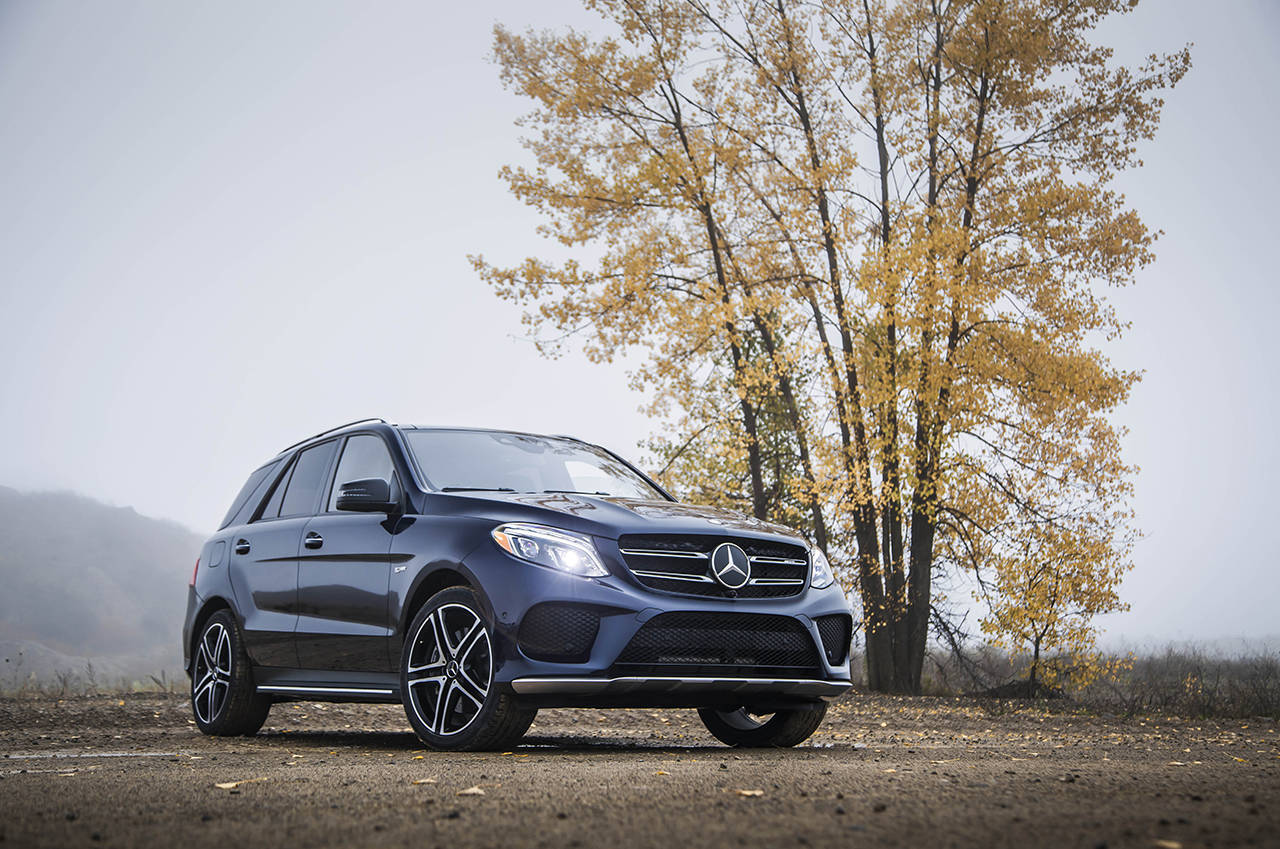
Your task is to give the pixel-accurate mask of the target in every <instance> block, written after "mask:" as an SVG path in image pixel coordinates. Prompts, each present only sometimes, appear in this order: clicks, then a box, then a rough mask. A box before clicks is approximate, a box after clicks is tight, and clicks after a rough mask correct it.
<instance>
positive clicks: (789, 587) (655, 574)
mask: <svg viewBox="0 0 1280 849" xmlns="http://www.w3.org/2000/svg"><path fill="white" fill-rule="evenodd" d="M724 542H732V543H736V544H737V545H739V546H741V547H742V550H743V551H745V552H746V553H747V557H748V558H750V560H751V580H750V581H749V582H748V583H747V585H746V586H744V587H741V588H740V589H737V590H731V589H728V588H726V587H724V586H721V585H720V583H719V582H717V581H716V579H715V578H713V577H712V576H711V570H710V557H711V552H712V551H714V550H715V548H716V546H718V545H720V544H721V543H724ZM618 547H619V548H620V549H621V550H622V559H623V560H624V561H626V564H627V568H628V569H630V570H631V573H632V574H633V575H635V576H636V580H638V581H639V582H640V583H642V584H644V585H645V586H646V587H649V588H650V589H655V590H662V591H663V592H669V593H679V594H680V595H696V596H704V597H711V598H785V597H787V596H794V595H797V594H798V593H799V592H800V591H801V590H802V589H804V583H805V579H806V578H807V577H808V574H809V555H808V552H807V551H806V550H805V548H804V546H803V545H797V544H792V543H785V542H772V541H766V540H755V539H743V538H738V537H729V536H709V535H701V534H683V535H671V534H664V535H656V534H625V535H623V536H622V537H621V538H619V540H618Z"/></svg>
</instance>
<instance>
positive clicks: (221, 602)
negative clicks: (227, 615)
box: [187, 595, 236, 674]
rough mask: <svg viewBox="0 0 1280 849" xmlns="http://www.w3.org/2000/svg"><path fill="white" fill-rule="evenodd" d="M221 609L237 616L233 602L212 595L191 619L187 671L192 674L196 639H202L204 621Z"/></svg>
mask: <svg viewBox="0 0 1280 849" xmlns="http://www.w3.org/2000/svg"><path fill="white" fill-rule="evenodd" d="M219 610H230V611H231V615H232V616H235V615H236V614H235V608H233V607H232V606H231V602H229V601H227V600H226V599H225V598H223V597H222V596H216V595H215V596H210V597H209V598H208V599H206V600H205V603H204V604H203V605H202V606H201V607H200V612H199V613H197V614H196V618H195V619H193V620H192V621H191V637H190V642H189V643H188V645H187V651H188V654H189V657H188V659H187V673H188V674H190V672H191V669H192V666H191V664H193V663H195V662H196V641H197V640H199V639H200V633H201V632H202V631H203V630H204V623H206V622H208V621H209V617H211V616H213V614H215V613H217V612H218V611H219Z"/></svg>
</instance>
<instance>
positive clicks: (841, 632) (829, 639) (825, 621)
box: [816, 613, 853, 666]
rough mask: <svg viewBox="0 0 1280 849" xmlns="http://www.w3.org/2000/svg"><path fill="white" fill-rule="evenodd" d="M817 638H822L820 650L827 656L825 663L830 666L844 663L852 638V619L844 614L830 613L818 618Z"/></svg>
mask: <svg viewBox="0 0 1280 849" xmlns="http://www.w3.org/2000/svg"><path fill="white" fill-rule="evenodd" d="M816 621H817V623H818V636H820V637H822V648H823V650H824V651H825V652H826V654H827V662H828V663H830V664H831V665H832V666H835V665H837V664H840V663H844V659H845V658H846V657H848V656H849V640H850V639H851V638H852V636H853V619H852V618H851V617H850V616H849V615H848V614H845V613H832V614H831V615H829V616H819V617H818V618H817V620H816Z"/></svg>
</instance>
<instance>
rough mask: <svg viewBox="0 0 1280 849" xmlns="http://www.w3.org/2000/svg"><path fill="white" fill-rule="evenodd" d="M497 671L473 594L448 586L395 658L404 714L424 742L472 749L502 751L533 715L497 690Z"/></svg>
mask: <svg viewBox="0 0 1280 849" xmlns="http://www.w3.org/2000/svg"><path fill="white" fill-rule="evenodd" d="M495 671H496V670H495V658H494V651H493V639H492V637H491V635H490V631H489V627H488V625H486V624H485V620H484V616H483V615H482V614H481V607H480V603H479V598H478V597H477V596H476V594H475V592H474V591H473V590H471V589H469V588H467V587H451V588H449V589H447V590H443V591H442V592H439V593H436V594H435V595H434V596H432V597H431V598H430V599H428V600H427V603H426V604H424V605H423V606H422V609H421V610H419V611H418V615H417V616H415V617H414V619H413V624H412V625H411V626H410V627H409V639H407V640H405V644H404V650H403V652H402V653H401V657H400V692H401V693H402V694H403V699H404V710H405V714H407V715H408V717H409V723H410V724H411V725H412V726H413V730H414V731H416V732H417V734H418V737H419V738H421V740H422V742H424V743H426V744H427V745H428V746H431V747H432V748H435V749H455V750H458V749H465V750H472V751H475V750H485V749H497V748H506V747H508V746H510V745H512V744H514V743H515V742H516V741H517V740H519V739H520V738H521V737H522V736H524V733H525V732H526V731H528V730H529V726H530V725H531V724H533V718H534V716H536V715H537V713H538V712H537V710H536V709H533V708H524V707H521V706H519V705H518V704H516V702H515V699H514V698H513V697H512V696H511V695H510V694H508V693H502V692H499V691H498V688H497V687H496V686H494V683H493V678H494V672H495Z"/></svg>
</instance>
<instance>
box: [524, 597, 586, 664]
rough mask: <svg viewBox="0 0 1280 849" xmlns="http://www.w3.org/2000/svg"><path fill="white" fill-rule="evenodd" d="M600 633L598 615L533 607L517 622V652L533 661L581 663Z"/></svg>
mask: <svg viewBox="0 0 1280 849" xmlns="http://www.w3.org/2000/svg"><path fill="white" fill-rule="evenodd" d="M599 630H600V614H599V613H597V612H596V611H594V610H592V609H590V608H588V607H582V606H581V605H576V604H552V603H543V604H536V605H534V606H533V607H531V608H529V610H528V612H527V613H525V615H524V619H523V620H521V622H520V634H519V641H520V651H522V652H524V653H525V655H526V656H528V657H531V658H533V659H534V660H546V661H552V662H555V663H583V662H585V661H586V660H587V659H588V658H589V657H590V656H591V645H592V644H593V643H594V642H595V641H596V633H597V632H598V631H599Z"/></svg>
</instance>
